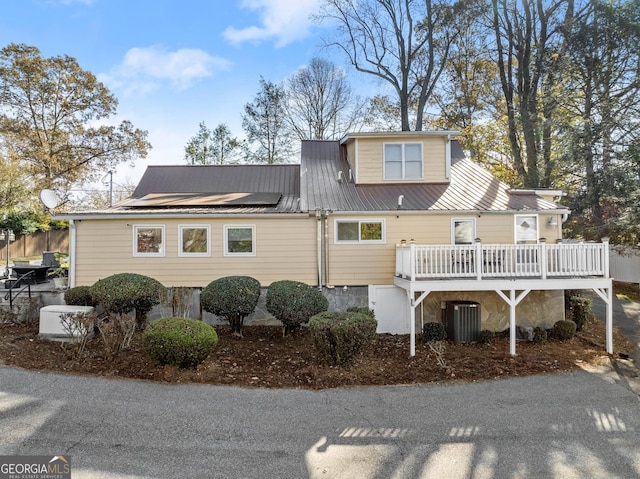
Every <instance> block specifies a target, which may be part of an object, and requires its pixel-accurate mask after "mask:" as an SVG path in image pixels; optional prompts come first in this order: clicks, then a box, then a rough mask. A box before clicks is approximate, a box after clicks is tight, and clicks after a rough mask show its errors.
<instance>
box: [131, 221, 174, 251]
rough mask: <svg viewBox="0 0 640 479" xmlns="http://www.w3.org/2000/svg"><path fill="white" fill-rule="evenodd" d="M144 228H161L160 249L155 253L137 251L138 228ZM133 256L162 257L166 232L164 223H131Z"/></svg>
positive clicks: (164, 249)
mask: <svg viewBox="0 0 640 479" xmlns="http://www.w3.org/2000/svg"><path fill="white" fill-rule="evenodd" d="M144 228H160V229H161V230H162V242H161V243H160V251H158V252H157V253H140V252H138V229H144ZM132 229H133V256H135V257H142V258H150V257H154V258H163V257H164V256H165V254H166V247H165V246H166V243H167V234H166V233H167V232H166V229H165V225H155V224H154V225H145V224H138V225H133V228H132Z"/></svg>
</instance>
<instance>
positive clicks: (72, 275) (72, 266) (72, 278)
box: [69, 220, 76, 288]
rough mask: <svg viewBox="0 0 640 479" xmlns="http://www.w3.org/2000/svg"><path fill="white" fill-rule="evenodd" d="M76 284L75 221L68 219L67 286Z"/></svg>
mask: <svg viewBox="0 0 640 479" xmlns="http://www.w3.org/2000/svg"><path fill="white" fill-rule="evenodd" d="M75 285H76V223H75V220H69V287H70V288H74V287H75Z"/></svg>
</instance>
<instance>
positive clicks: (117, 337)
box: [98, 313, 136, 357]
mask: <svg viewBox="0 0 640 479" xmlns="http://www.w3.org/2000/svg"><path fill="white" fill-rule="evenodd" d="M98 330H99V331H100V336H102V343H103V344H104V349H105V351H106V353H107V356H108V357H113V356H114V355H115V354H116V353H117V352H119V351H122V350H123V349H129V346H130V345H131V340H132V339H133V334H134V333H135V331H136V320H135V318H132V317H131V316H129V315H128V314H124V313H123V314H118V313H110V314H109V315H108V316H107V317H106V318H104V319H103V320H102V321H100V322H99V323H98Z"/></svg>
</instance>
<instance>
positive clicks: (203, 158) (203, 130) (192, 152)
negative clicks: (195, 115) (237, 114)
mask: <svg viewBox="0 0 640 479" xmlns="http://www.w3.org/2000/svg"><path fill="white" fill-rule="evenodd" d="M240 149H241V143H240V141H239V140H238V139H237V138H235V137H234V136H232V135H231V130H229V127H228V126H227V125H225V124H224V123H220V124H218V126H216V127H215V128H214V129H213V130H209V128H207V125H205V123H204V122H201V123H200V125H199V130H198V133H197V134H196V135H195V136H193V137H191V139H190V140H189V141H188V142H187V146H185V148H184V151H185V155H184V159H185V160H186V161H187V163H190V164H192V165H197V164H198V165H211V164H214V165H224V164H225V163H236V162H237V161H238V159H239V155H240Z"/></svg>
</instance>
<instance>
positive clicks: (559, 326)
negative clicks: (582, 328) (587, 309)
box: [553, 319, 576, 341]
mask: <svg viewBox="0 0 640 479" xmlns="http://www.w3.org/2000/svg"><path fill="white" fill-rule="evenodd" d="M575 334H576V323H574V322H573V321H569V320H565V319H563V320H560V321H558V322H556V324H554V325H553V337H554V338H557V339H559V340H560V341H566V340H568V339H571V338H573V336H574V335H575Z"/></svg>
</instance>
